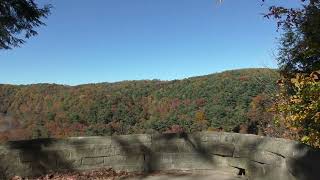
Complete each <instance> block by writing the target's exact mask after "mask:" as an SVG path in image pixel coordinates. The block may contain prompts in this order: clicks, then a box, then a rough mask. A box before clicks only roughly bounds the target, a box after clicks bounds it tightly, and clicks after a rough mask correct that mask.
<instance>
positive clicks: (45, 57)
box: [0, 0, 290, 85]
mask: <svg viewBox="0 0 320 180" xmlns="http://www.w3.org/2000/svg"><path fill="white" fill-rule="evenodd" d="M38 2H40V1H38ZM41 3H43V4H45V3H51V4H52V5H53V6H54V8H53V9H52V14H51V15H50V16H49V17H48V19H46V20H45V22H46V24H47V26H46V27H41V28H40V29H39V35H38V36H37V37H34V38H32V39H29V40H28V42H27V43H26V44H24V45H23V46H22V47H21V48H16V49H14V50H9V51H1V52H0V53H1V54H0V67H1V71H0V83H2V84H3V83H4V84H33V83H57V84H67V85H77V84H86V83H98V82H117V81H123V80H141V79H160V80H173V79H183V78H187V77H192V76H200V75H205V74H211V73H214V72H222V71H225V70H231V69H239V68H256V67H270V68H275V67H276V62H275V60H274V59H275V58H274V57H273V54H274V53H276V42H277V40H276V37H278V35H279V32H276V27H275V24H274V22H273V21H272V20H267V19H264V18H263V16H262V15H261V13H264V12H266V9H267V8H268V5H264V6H261V2H259V1H256V2H241V3H240V2H230V1H224V2H223V4H217V3H216V2H215V1H212V0H205V1H201V2H195V1H191V0H187V1H182V0H177V1H169V0H165V1H161V2H160V1H157V2H155V1H153V2H150V1H147V0H140V1H135V2H132V1H128V0H123V1H114V0H110V1H103V2H101V1H92V2H91V3H90V4H86V3H85V2H78V1H65V2H60V1H58V2H56V1H41ZM289 4H290V3H289ZM84 12H85V13H84Z"/></svg>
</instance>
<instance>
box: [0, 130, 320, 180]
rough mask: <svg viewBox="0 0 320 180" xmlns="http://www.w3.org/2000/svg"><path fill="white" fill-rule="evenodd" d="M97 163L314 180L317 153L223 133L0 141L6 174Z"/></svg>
mask: <svg viewBox="0 0 320 180" xmlns="http://www.w3.org/2000/svg"><path fill="white" fill-rule="evenodd" d="M101 167H104V168H108V167H110V168H114V169H115V170H125V171H148V172H149V171H152V170H201V169H209V170H210V169H211V170H214V169H219V168H222V169H230V170H238V171H239V172H240V171H241V172H242V173H243V172H245V174H246V177H248V179H255V180H256V179H258V180H269V179H271V180H275V179H281V180H292V179H293V180H316V179H319V178H318V173H319V172H320V152H319V151H318V150H313V149H312V148H310V147H308V146H306V145H302V144H300V143H297V142H294V141H290V140H284V139H274V138H268V137H261V136H255V135H243V134H234V133H223V132H201V133H196V134H165V135H145V134H140V135H127V136H113V137H79V138H67V139H61V140H58V139H42V140H31V141H19V142H9V143H6V144H4V145H3V146H0V171H1V172H5V173H7V174H9V175H21V176H25V175H38V174H41V173H45V172H48V171H51V170H63V169H64V170H68V169H72V170H83V169H97V168H101ZM0 175H1V174H0Z"/></svg>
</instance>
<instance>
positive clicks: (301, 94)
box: [274, 71, 320, 148]
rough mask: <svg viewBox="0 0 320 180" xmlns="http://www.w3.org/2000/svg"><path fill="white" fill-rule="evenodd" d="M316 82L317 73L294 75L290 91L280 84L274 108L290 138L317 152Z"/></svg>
mask: <svg viewBox="0 0 320 180" xmlns="http://www.w3.org/2000/svg"><path fill="white" fill-rule="evenodd" d="M319 78H320V71H316V72H313V73H311V74H309V75H306V74H296V77H294V78H292V79H291V82H290V83H291V85H290V88H289V89H288V87H287V85H286V84H285V83H283V81H280V83H279V85H280V92H279V94H278V102H277V103H276V104H275V107H274V110H275V111H276V112H277V118H276V119H277V120H281V121H283V122H284V124H285V126H286V127H287V128H288V130H289V132H290V135H291V137H292V138H294V139H297V140H300V141H302V142H304V143H306V144H308V145H311V146H313V147H317V148H319V147H320V81H319ZM288 91H290V93H288ZM288 135H289V134H288Z"/></svg>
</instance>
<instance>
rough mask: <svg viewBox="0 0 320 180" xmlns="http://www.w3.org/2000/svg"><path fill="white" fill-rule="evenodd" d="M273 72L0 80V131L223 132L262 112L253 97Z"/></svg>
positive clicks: (270, 87)
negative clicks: (58, 81)
mask: <svg viewBox="0 0 320 180" xmlns="http://www.w3.org/2000/svg"><path fill="white" fill-rule="evenodd" d="M278 78H279V77H278V73H277V72H276V71H275V70H271V69H241V70H232V71H225V72H222V73H216V74H211V75H207V76H200V77H193V78H188V79H184V80H174V81H158V80H143V81H123V82H117V83H99V84H86V85H79V86H63V85H55V84H35V85H20V86H17V85H0V133H1V134H2V139H5V140H6V139H26V138H41V137H66V136H78V135H111V134H130V133H148V132H152V131H159V132H169V131H177V130H183V131H186V132H194V131H200V130H208V129H209V130H213V129H218V128H220V129H223V130H225V131H231V130H232V129H234V128H236V127H237V126H239V125H240V124H247V123H248V122H249V121H255V118H257V120H260V119H261V118H263V116H265V114H266V112H265V111H266V108H265V107H262V106H264V102H261V101H265V100H266V99H268V98H269V94H270V93H273V92H274V91H276V81H277V79H278ZM258 106H259V107H258Z"/></svg>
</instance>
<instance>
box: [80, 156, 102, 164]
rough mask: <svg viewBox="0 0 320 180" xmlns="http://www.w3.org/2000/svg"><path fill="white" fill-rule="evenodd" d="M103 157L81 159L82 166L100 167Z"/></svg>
mask: <svg viewBox="0 0 320 180" xmlns="http://www.w3.org/2000/svg"><path fill="white" fill-rule="evenodd" d="M103 159H104V157H85V158H82V165H100V164H103V162H104V160H103Z"/></svg>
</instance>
